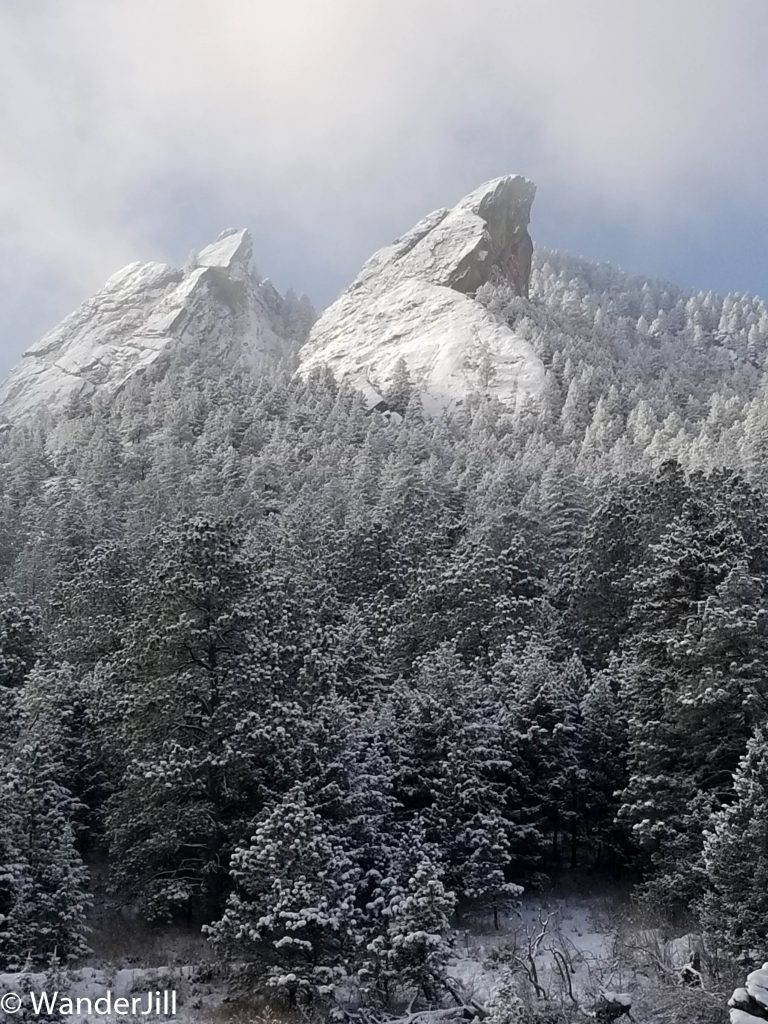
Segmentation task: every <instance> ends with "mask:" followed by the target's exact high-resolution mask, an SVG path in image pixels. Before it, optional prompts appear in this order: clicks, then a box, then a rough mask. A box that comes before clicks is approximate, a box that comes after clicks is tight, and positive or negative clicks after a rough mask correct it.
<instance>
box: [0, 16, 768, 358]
mask: <svg viewBox="0 0 768 1024" xmlns="http://www.w3.org/2000/svg"><path fill="white" fill-rule="evenodd" d="M767 37H768V9H766V7H765V4H764V2H763V0H735V2H734V0H728V2H725V0H712V2H702V0H676V2H675V3H674V4H664V3H662V2H661V0H658V2H655V0H652V2H650V3H649V2H648V0H644V2H637V0H622V3H620V4H619V3H616V0H581V2H580V3H578V4H576V3H569V2H567V0H536V2H531V0H527V2H521V0H478V2H477V3H475V4H473V5H468V4H467V3H466V2H465V0H462V2H458V0H413V2H412V3H406V2H404V0H387V2H384V0H365V2H364V3H360V2H359V0H323V2H318V0H281V2H280V3H275V2H267V0H225V2H223V3H221V4H210V3H208V2H203V0H161V2H159V3H152V2H150V0H110V2H109V3H104V2H103V0H67V2H66V3H60V4H45V5H41V4H16V5H5V6H4V7H3V8H2V10H0V82H1V83H2V93H3V96H4V97H5V102H4V104H3V107H2V109H1V110H0V131H1V132H2V139H3V146H2V148H1V149H0V175H1V176H2V177H1V180H2V182H3V188H2V189H1V190H0V225H2V229H3V230H2V233H1V235H0V249H2V253H1V254H0V255H1V256H2V259H1V260H0V267H1V268H2V269H0V291H1V292H2V293H5V294H6V296H12V298H11V299H8V300H7V301H6V303H5V313H6V317H5V319H6V323H7V324H8V326H7V328H6V329H5V332H4V337H2V338H1V339H0V360H4V361H5V362H6V363H7V362H8V361H10V360H12V359H13V358H16V356H17V355H18V354H19V351H20V349H21V348H22V347H23V345H24V344H25V343H27V342H29V341H31V340H33V335H32V334H31V332H32V331H33V330H37V329H38V328H39V327H40V326H41V324H40V323H39V320H40V319H41V318H42V317H44V316H45V315H47V314H48V313H50V316H51V318H55V316H58V315H60V314H61V313H62V312H64V311H65V307H64V308H60V307H63V304H64V303H71V302H74V301H77V300H78V299H80V298H81V297H82V296H83V295H85V294H87V293H88V292H90V291H91V290H93V289H94V288H95V287H98V285H99V284H100V283H101V281H102V280H103V279H104V278H105V277H106V276H107V275H108V274H109V273H111V272H112V271H113V270H114V269H116V268H117V267H119V266H120V265H122V264H123V263H125V262H127V261H128V260H130V259H134V258H173V259H176V260H178V259H179V258H182V259H183V256H184V255H185V252H184V248H185V247H189V246H191V245H192V244H194V243H195V241H196V242H197V243H198V244H204V243H205V242H206V241H207V240H208V235H209V234H210V233H211V231H213V230H214V223H215V224H216V228H215V230H218V229H219V228H222V227H226V226H228V224H229V222H230V221H231V220H234V219H235V218H237V219H238V220H239V221H242V220H243V219H244V218H245V220H246V222H247V223H249V224H250V225H251V226H253V227H254V228H255V229H256V232H255V233H256V249H257V258H258V260H259V263H260V266H262V267H263V269H264V271H265V272H268V273H275V274H276V276H277V275H278V274H279V275H282V278H283V279H284V280H285V282H286V283H294V284H295V285H296V286H298V287H304V288H307V289H309V290H310V291H314V293H315V295H316V297H318V298H319V299H321V300H325V299H327V298H328V297H329V295H330V293H331V292H332V291H333V290H334V289H335V288H337V287H338V286H340V285H341V284H342V283H343V281H344V280H345V279H346V278H347V277H348V276H350V275H351V274H352V273H354V272H355V270H356V268H357V265H358V264H359V262H360V261H361V260H362V259H363V258H365V256H367V255H368V253H369V252H370V250H371V249H372V248H373V247H375V246H376V245H378V244H380V243H382V242H383V241H385V240H387V239H388V238H389V237H391V236H392V235H393V234H396V233H397V232H398V231H399V230H401V229H403V228H405V227H407V226H408V225H409V223H410V222H412V221H413V220H414V219H415V218H416V217H418V216H420V215H421V214H422V213H424V212H426V210H427V209H429V208H432V207H434V206H437V205H442V204H444V203H448V202H451V201H452V200H453V199H455V198H456V197H457V196H458V195H460V194H461V193H462V192H463V191H466V190H467V189H469V188H471V187H473V186H474V185H475V184H477V183H478V182H479V181H481V180H483V179H485V178H488V177H492V176H495V175H497V174H501V173H506V172H508V171H519V172H521V173H524V174H527V175H528V176H530V177H532V178H534V179H535V180H537V181H538V183H539V185H540V200H539V205H538V207H537V217H539V216H540V217H541V218H542V221H543V222H544V224H545V226H547V230H548V231H549V233H550V234H551V233H553V230H554V226H555V221H558V222H559V223H560V224H562V226H563V232H564V234H565V236H566V237H568V224H569V223H572V224H573V225H576V227H573V235H574V237H577V238H578V225H579V224H583V223H586V222H587V221H588V220H589V219H590V218H592V219H596V220H597V221H598V222H600V220H601V218H602V220H603V221H604V222H605V224H606V225H610V224H613V223H619V222H620V223H622V224H623V225H625V228H626V230H627V231H630V232H632V231H634V232H636V233H637V234H638V235H649V236H658V235H659V234H661V235H663V234H664V232H669V231H671V230H676V231H689V230H691V229H692V226H693V225H701V224H702V223H704V224H708V223H710V221H711V223H712V231H715V230H716V226H715V225H716V224H717V223H719V214H718V210H719V209H720V208H726V209H728V208H729V207H730V206H740V207H742V208H743V207H749V206H752V207H753V208H754V209H755V210H760V211H763V212H765V211H766V207H767V205H768V200H766V196H765V188H764V176H765V171H764V168H765V167H766V160H767V158H768V108H767V107H766V104H765V100H764V97H765V96H766V95H768V63H767V62H766V61H765V56H764V55H765V53H766V49H767V47H766V43H768V38H767ZM545 203H546V207H544V210H545V211H549V212H548V213H546V212H542V208H543V204H545ZM713 211H714V212H713ZM716 214H718V216H716ZM726 216H727V215H726ZM547 218H549V221H548V220H547ZM606 255H607V253H606ZM649 269H652V268H649ZM27 297H28V299H29V301H27ZM0 302H2V300H0ZM25 309H28V313H25Z"/></svg>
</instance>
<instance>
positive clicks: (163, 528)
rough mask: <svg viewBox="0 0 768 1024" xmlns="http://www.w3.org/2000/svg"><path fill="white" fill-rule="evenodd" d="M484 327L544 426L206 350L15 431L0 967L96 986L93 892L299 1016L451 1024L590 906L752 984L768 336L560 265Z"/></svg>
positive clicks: (473, 405)
mask: <svg viewBox="0 0 768 1024" xmlns="http://www.w3.org/2000/svg"><path fill="white" fill-rule="evenodd" d="M478 298H479V299H480V300H481V301H482V302H483V304H484V305H485V306H486V307H487V308H488V309H489V310H491V312H492V313H493V314H494V315H495V316H497V317H499V318H501V319H503V320H505V321H506V322H507V323H508V324H509V325H510V326H512V327H513V329H514V330H515V331H516V332H517V333H519V334H520V335H521V336H522V337H524V338H525V339H527V340H528V341H530V342H531V344H532V345H533V346H534V348H535V350H536V352H537V353H538V354H539V356H540V357H541V358H542V359H543V361H544V364H545V367H546V384H545V389H544V393H543V395H542V397H541V400H540V401H539V403H538V404H536V405H535V406H534V405H531V406H530V407H529V408H526V409H523V410H522V411H518V412H517V413H515V414H513V413H512V412H511V411H510V410H509V409H508V408H507V407H505V406H504V405H502V404H500V403H498V402H496V401H495V400H494V399H491V398H489V397H488V396H487V395H486V394H484V393H483V390H482V388H479V389H478V391H477V393H475V394H473V395H470V396H469V397H468V398H467V399H466V400H465V401H464V402H462V403H459V404H458V405H456V406H455V407H453V408H452V409H450V410H446V411H444V412H443V413H441V414H439V415H427V414H425V411H424V409H423V408H422V404H421V400H420V395H419V392H418V389H416V388H415V387H414V386H413V383H412V382H411V380H410V378H409V373H408V368H407V366H406V365H405V364H403V366H402V367H401V368H400V372H399V373H398V374H397V375H396V378H395V380H394V382H393V384H392V386H391V387H390V389H389V392H388V394H387V395H386V396H385V399H386V401H385V405H386V408H382V409H379V410H375V411H369V409H368V408H367V407H366V405H365V402H364V399H363V397H362V396H361V395H360V394H358V393H357V392H356V391H355V390H353V389H352V388H349V387H347V386H345V385H343V384H341V385H340V384H338V383H337V382H336V381H335V380H334V379H333V377H332V376H331V375H330V373H327V372H313V373H312V374H311V375H309V376H302V375H301V374H297V373H296V372H295V371H296V358H295V351H294V352H291V353H289V354H288V355H286V356H285V358H282V359H280V360H269V361H267V360H265V361H264V363H263V365H260V366H259V367H258V368H257V369H256V370H253V369H252V368H249V367H246V366H244V365H243V364H242V362H241V361H240V360H238V358H237V353H232V352H230V353H227V354H226V355H225V354H224V353H222V352H221V351H219V350H217V349H215V348H213V349H211V348H210V347H207V346H206V344H205V340H204V339H201V340H200V341H199V342H197V343H196V344H190V345H189V346H187V347H184V348H180V349H178V350H176V351H174V352H172V353H170V354H169V355H168V356H167V357H166V358H164V359H163V360H162V361H159V362H158V363H157V364H155V365H153V366H152V367H151V368H150V369H149V370H148V371H147V372H146V373H145V374H144V375H142V376H136V377H134V378H132V379H131V380H130V381H129V382H128V383H127V385H126V386H125V387H124V388H123V389H122V390H121V392H120V393H119V394H118V395H117V396H116V397H115V398H112V399H109V400H107V399H101V398H99V399H95V400H94V401H92V402H90V403H87V402H77V403H72V404H71V406H70V408H69V409H68V412H67V414H66V416H64V417H63V418H53V417H51V418H46V417H45V416H42V417H38V418H37V419H35V420H29V421H25V422H23V423H21V424H19V425H13V426H11V425H8V426H7V427H6V428H4V429H3V430H2V432H0V509H1V511H2V514H1V515H0V591H1V593H0V700H1V701H2V705H3V707H2V715H0V745H1V746H2V758H1V760H0V765H1V774H0V792H1V795H2V803H3V807H4V811H5V813H4V815H3V817H2V820H1V821H0V864H2V866H3V867H2V874H1V875H0V956H1V957H2V960H3V962H4V965H5V969H7V970H12V969H21V968H22V967H23V966H24V965H25V964H27V965H30V964H32V965H35V966H37V967H39V968H41V969H44V968H46V967H47V965H49V963H50V961H51V958H52V957H54V956H55V957H56V958H57V959H58V960H59V961H63V962H68V963H72V964H76V963H79V962H82V959H83V957H84V956H85V955H86V952H87V949H88V945H89V933H88V930H87V927H86V926H87V922H88V917H89V905H90V903H91V902H92V900H93V896H92V891H91V887H90V884H89V880H88V877H89V871H92V870H93V868H94V866H95V865H103V864H105V863H106V864H107V865H108V872H109V882H108V885H109V899H110V901H111V905H112V906H113V907H114V908H115V910H114V912H115V914H116V915H117V914H120V913H124V912H125V913H127V912H132V913H139V914H141V915H143V916H144V917H146V918H147V919H148V920H151V921H152V922H155V923H156V926H157V927H162V926H164V925H167V924H168V923H169V922H170V923H175V924H182V925H184V927H189V928H190V929H192V928H193V929H195V930H197V931H200V930H202V931H203V932H204V934H205V935H207V937H208V940H209V943H210V945H211V949H212V951H213V952H212V955H213V956H214V957H215V958H218V959H219V960H221V961H222V962H224V961H227V962H236V963H238V964H240V965H244V967H243V969H244V970H245V971H246V973H247V974H248V976H249V977H251V978H252V979H254V983H255V984H256V985H257V986H258V987H259V989H260V990H263V991H264V992H267V993H268V994H269V995H270V998H274V999H275V1000H278V1001H282V1005H284V1006H287V1007H289V1008H301V1007H303V1008H305V1012H309V1011H308V1010H307V1008H312V1009H313V1011H314V1010H317V1011H318V1012H319V1010H318V1008H324V1009H323V1012H326V1011H327V1010H328V1008H329V1007H332V1006H334V1005H337V1004H339V1005H340V1004H341V1003H343V998H342V996H340V995H339V993H346V994H347V995H348V994H349V991H350V989H352V988H354V991H355V993H356V999H357V1000H358V1003H359V1002H362V1003H363V1004H364V1005H365V1006H368V1007H378V1008H381V1009H382V1012H383V1011H384V1010H385V1009H389V1008H391V1007H392V1006H393V1005H394V1004H395V1003H396V1002H397V1000H396V998H395V996H396V993H402V992H403V990H405V991H408V992H410V993H411V996H412V997H413V998H415V999H416V1000H418V1001H419V1002H418V1003H417V1004H416V1005H424V1006H436V1005H439V1004H440V1002H441V1000H442V999H443V997H444V993H445V989H444V985H445V982H446V970H447V969H446V964H447V962H448V958H449V955H450V946H451V936H452V929H453V928H454V926H455V922H456V921H457V920H461V919H462V915H467V914H473V915H476V916H477V915H480V916H483V917H484V918H485V919H486V920H487V921H488V922H489V923H490V926H491V927H492V926H493V923H494V922H495V923H496V924H498V922H499V919H500V918H501V917H503V916H504V915H507V914H509V913H510V912H512V911H513V909H514V907H515V906H516V904H517V901H518V900H519V898H520V896H521V893H522V892H523V891H525V892H532V891H537V890H538V889H539V888H540V887H542V886H546V885H548V884H551V883H552V882H553V881H554V882H556V881H557V880H558V879H559V878H561V877H562V876H563V874H564V873H567V872H569V871H571V870H575V871H577V872H578V871H582V872H591V873H593V874H594V873H596V874H598V875H599V876H600V877H604V878H606V879H612V880H620V881H621V882H622V883H623V884H627V885H630V886H631V887H632V891H633V900H634V901H635V905H638V906H643V905H644V906H646V907H652V908H656V909H658V908H660V907H662V908H664V912H665V914H667V915H668V916H669V919H670V920H672V919H674V918H675V917H676V916H677V917H678V918H679V917H681V916H685V915H687V917H688V919H693V920H695V922H696V927H697V928H698V929H699V930H700V932H701V934H702V936H703V940H702V941H703V943H704V949H705V950H706V951H707V952H708V954H709V955H712V956H717V957H718V958H719V961H720V962H722V963H723V964H726V965H728V964H730V965H734V966H738V968H739V969H743V968H747V967H749V968H750V969H751V967H752V966H754V965H755V964H756V963H757V962H758V961H759V962H762V960H763V959H765V958H766V956H768V952H767V951H768V668H767V667H766V665H768V628H767V627H768V603H767V599H766V581H767V580H768V468H767V467H768V392H766V389H765V385H764V380H765V364H766V356H767V355H768V308H767V307H766V305H765V304H764V303H763V302H762V301H760V300H758V299H755V298H753V297H751V296H747V295H731V296H728V297H725V298H723V297H720V296H717V295H714V294H703V293H688V292H684V291H682V290H679V289H677V288H675V287H673V286H671V285H667V284H662V283H658V282H652V281H646V280H644V279H635V278H629V277H627V276H625V275H623V274H621V273H620V272H618V271H616V270H614V269H612V268H610V267H607V266H596V265H594V264H590V263H587V262H585V261H582V260H578V259H575V258H573V257H570V256H567V255H564V254H561V253H557V252H550V251H544V250H538V251H537V253H536V257H535V265H534V273H533V280H532V287H531V297H530V299H523V298H519V297H515V296H514V295H513V294H512V292H511V291H510V290H509V289H507V288H506V287H505V286H501V285H490V284H489V285H484V286H483V288H482V289H481V290H480V293H479V295H478ZM306 326H308V325H304V327H303V328H302V331H297V332H295V333H297V334H298V335H301V334H302V332H304V333H305V329H306ZM298 341H299V342H300V341H301V337H300V336H299V337H298ZM488 372H489V374H490V373H492V372H493V369H492V367H490V366H489V368H488ZM509 998H510V999H512V998H513V997H512V996H510V997H509ZM515 998H516V997H515ZM509 1005H510V1006H511V1005H512V1004H511V1003H510V1004H509ZM505 1012H506V1017H505V1016H504V1014H503V1013H502V1011H501V1010H499V1009H498V1008H497V1010H495V1011H494V1013H495V1014H496V1017H498V1019H499V1020H502V1018H503V1021H504V1022H506V1021H510V1020H512V1019H513V1017H512V1016H511V1010H509V1007H507V1011H505ZM494 1019H496V1018H494ZM514 1019H533V1018H514ZM536 1019H539V1018H536ZM540 1019H543V1018H540ZM602 1019H604V1020H609V1019H612V1018H610V1017H607V1016H606V1017H604V1018H602ZM680 1019H682V1018H680ZM686 1019H687V1018H686ZM701 1019H703V1018H701Z"/></svg>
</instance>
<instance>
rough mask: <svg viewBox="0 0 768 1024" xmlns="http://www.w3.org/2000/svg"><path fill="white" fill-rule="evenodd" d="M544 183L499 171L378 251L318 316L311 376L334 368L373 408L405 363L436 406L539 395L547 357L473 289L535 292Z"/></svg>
mask: <svg viewBox="0 0 768 1024" xmlns="http://www.w3.org/2000/svg"><path fill="white" fill-rule="evenodd" d="M535 191H536V189H535V186H534V185H533V183H532V182H530V181H528V180H527V179H525V178H522V177H519V176H517V175H510V176H508V177H504V178H497V179H495V180H494V181H490V182H488V183H487V184H485V185H482V186H481V187H480V188H478V189H476V190H475V191H474V192H471V193H470V194H469V195H468V196H465V198H464V199H462V200H461V201H460V202H459V203H457V204H456V206H454V207H453V208H452V209H441V210H436V211H435V212H434V213H431V214H429V215H428V216H427V217H425V218H424V219H423V220H421V221H419V223H418V224H416V226H415V227H413V228H412V229H411V230H410V231H408V232H407V233H406V234H405V235H403V236H402V237H401V238H398V239H397V241H395V242H393V243H392V245H389V246H386V247H385V248H383V249H380V250H379V251H378V252H377V253H375V254H374V255H373V256H372V257H371V258H370V259H369V260H368V262H367V263H366V264H365V266H364V267H363V269H362V270H361V272H360V273H359V275H358V276H357V277H356V278H355V280H354V281H353V282H352V284H351V285H350V286H349V287H348V288H347V289H346V291H344V292H343V293H342V294H341V295H340V296H339V298H338V299H337V300H336V302H334V303H333V305H331V306H330V307H329V308H328V309H327V310H326V311H325V313H323V315H322V316H321V317H320V319H319V320H318V321H317V323H316V324H315V326H314V328H313V330H312V332H311V334H310V337H309V340H308V341H307V344H306V345H305V346H304V348H303V349H302V352H301V372H302V373H306V372H308V371H310V370H311V369H313V368H314V367H317V366H320V365H323V364H325V365H328V366H329V367H330V368H331V370H332V371H333V373H334V374H335V375H336V376H337V377H338V378H345V379H347V380H348V381H350V382H351V383H352V384H353V385H354V386H356V387H359V388H360V389H361V390H363V391H364V392H365V393H366V395H367V396H368V400H369V402H370V404H371V405H377V404H378V403H379V402H380V401H381V399H382V395H383V394H384V393H385V392H386V389H387V386H388V384H389V382H390V381H391V379H392V377H393V374H394V371H395V367H396V366H397V364H398V363H399V361H400V360H401V359H402V360H405V363H406V365H407V367H408V371H409V373H410V376H411V379H412V380H413V382H414V384H416V385H417V386H418V387H419V389H420V390H421V392H422V394H423V396H424V400H425V405H426V406H427V407H432V408H433V409H439V408H441V407H443V406H445V405H449V404H454V403H457V402H460V401H462V399H463V397H464V396H466V395H467V394H468V393H470V392H473V391H482V392H484V393H490V394H494V395H496V396H497V397H499V398H501V399H502V400H504V401H506V402H509V403H511V404H513V405H515V406H520V405H521V404H522V403H523V402H524V401H526V400H528V399H531V398H535V396H536V395H537V394H538V393H539V391H540V389H541V387H542V385H543V380H544V367H543V365H542V363H541V361H540V359H539V358H538V357H537V356H536V354H535V353H534V351H533V349H532V348H531V346H530V345H529V344H528V342H527V341H525V340H524V339H522V338H520V337H518V336H517V335H516V334H515V333H514V332H513V331H511V330H510V329H509V328H508V327H507V326H506V325H505V324H502V323H500V322H499V321H498V320H497V319H496V318H495V317H494V316H493V315H492V314H491V313H489V312H488V311H487V310H486V309H485V308H484V307H483V306H482V305H481V304H480V303H479V302H477V301H476V300H475V299H474V297H473V296H474V294H475V293H476V291H477V289H478V288H479V287H480V286H481V285H483V284H485V283H486V282H489V281H499V282H507V283H508V284H509V285H510V286H511V287H512V289H513V290H514V291H515V292H516V294H518V295H521V296H527V294H528V284H529V280H530V273H531V255H532V251H533V246H532V243H531V238H530V235H529V234H528V223H529V220H530V211H531V204H532V202H533V198H534V195H535Z"/></svg>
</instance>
